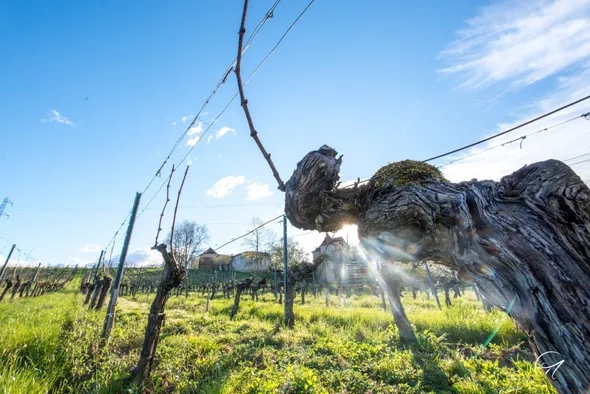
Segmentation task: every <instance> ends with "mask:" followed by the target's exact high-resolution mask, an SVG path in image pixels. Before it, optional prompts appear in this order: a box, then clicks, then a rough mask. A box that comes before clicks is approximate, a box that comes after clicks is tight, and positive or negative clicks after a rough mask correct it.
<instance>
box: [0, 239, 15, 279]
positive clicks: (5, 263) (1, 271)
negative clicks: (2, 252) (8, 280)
mask: <svg viewBox="0 0 590 394" xmlns="http://www.w3.org/2000/svg"><path fill="white" fill-rule="evenodd" d="M14 248H16V244H12V248H10V252H8V257H6V261H4V265H3V266H2V270H0V281H1V280H2V279H4V273H5V272H6V267H7V266H8V262H9V261H10V256H12V252H14Z"/></svg>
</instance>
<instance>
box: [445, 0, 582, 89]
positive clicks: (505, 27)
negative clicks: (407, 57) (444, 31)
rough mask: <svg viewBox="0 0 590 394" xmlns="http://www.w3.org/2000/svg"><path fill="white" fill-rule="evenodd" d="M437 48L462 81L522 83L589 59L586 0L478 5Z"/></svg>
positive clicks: (469, 84)
mask: <svg viewBox="0 0 590 394" xmlns="http://www.w3.org/2000/svg"><path fill="white" fill-rule="evenodd" d="M457 36H458V38H457V39H456V40H455V41H454V42H452V43H451V44H450V45H449V47H448V48H447V49H446V50H445V51H443V52H442V53H441V54H440V57H441V58H443V59H445V60H446V61H448V62H449V63H450V65H449V66H448V67H446V68H443V69H441V70H439V71H441V72H443V73H450V74H460V77H461V78H462V79H463V81H464V82H463V84H462V86H463V87H468V88H475V87H481V86H487V85H490V84H492V83H495V82H500V81H506V82H510V83H511V84H512V85H513V86H526V85H530V84H532V83H534V82H536V81H539V80H541V79H544V78H546V77H548V76H550V75H554V74H555V73H557V72H560V71H564V70H566V69H568V68H571V66H574V65H578V66H579V65H580V64H582V63H584V62H587V61H589V60H590V2H588V1H587V0H567V1H559V0H540V1H536V2H530V1H526V2H523V1H516V0H512V1H505V2H503V3H499V4H495V5H492V6H488V7H485V8H482V9H481V10H480V11H479V13H478V14H477V15H476V16H475V17H474V18H471V19H469V20H468V21H467V27H466V28H464V29H462V30H460V31H459V32H458V33H457Z"/></svg>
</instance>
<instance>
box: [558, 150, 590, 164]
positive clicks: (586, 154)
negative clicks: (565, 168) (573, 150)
mask: <svg viewBox="0 0 590 394" xmlns="http://www.w3.org/2000/svg"><path fill="white" fill-rule="evenodd" d="M588 155H590V152H589V153H584V154H583V155H578V156H574V157H570V158H569V159H565V160H562V161H563V162H566V161H572V160H575V159H579V158H581V157H585V156H588Z"/></svg>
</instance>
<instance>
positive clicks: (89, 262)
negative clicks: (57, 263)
mask: <svg viewBox="0 0 590 394" xmlns="http://www.w3.org/2000/svg"><path fill="white" fill-rule="evenodd" d="M94 264H96V260H93V259H81V258H79V257H72V256H70V257H68V264H67V265H77V266H78V267H87V268H88V267H92V266H94Z"/></svg>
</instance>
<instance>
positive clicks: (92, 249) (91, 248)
mask: <svg viewBox="0 0 590 394" xmlns="http://www.w3.org/2000/svg"><path fill="white" fill-rule="evenodd" d="M101 249H102V246H100V245H97V244H86V245H84V246H82V248H80V252H82V253H98V252H100V250H101Z"/></svg>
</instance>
